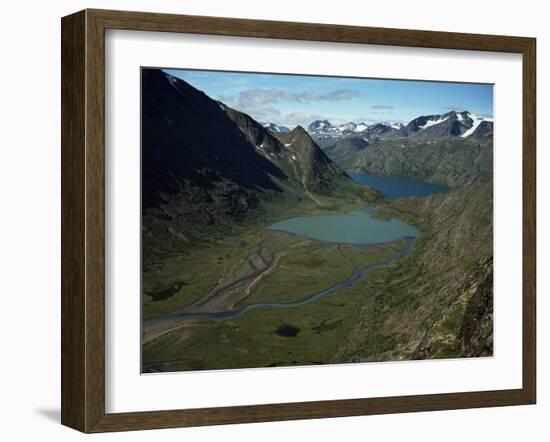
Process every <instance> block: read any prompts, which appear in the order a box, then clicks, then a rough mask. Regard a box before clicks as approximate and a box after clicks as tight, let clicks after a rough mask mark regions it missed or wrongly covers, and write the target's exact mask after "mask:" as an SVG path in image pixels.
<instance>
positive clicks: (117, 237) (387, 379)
mask: <svg viewBox="0 0 550 442" xmlns="http://www.w3.org/2000/svg"><path fill="white" fill-rule="evenodd" d="M535 53H536V45H535V39H532V38H526V37H511V36H495V35H473V34H457V33H447V32H432V31H417V30H404V29H383V28H368V27H350V26H340V25H326V24H311V23H291V22H275V21H260V20H240V19H234V18H217V17H197V16H183V15H166V14H153V13H139V12H122V11H105V10H85V11H81V12H78V13H75V14H73V15H70V16H67V17H64V18H63V19H62V177H61V179H62V423H63V424H64V425H67V426H70V427H72V428H75V429H78V430H80V431H83V432H103V431H122V430H140V429H151V428H168V427H183V426H196V425H215V424H226V423H240V422H260V421H276V420H288V419H309V418H324V417H337V416H352V415H369V414H381V413H402V412H412V411H428V410H445V409H458V408H473V407H488V406H504V405H526V404H533V403H535V400H536V346H535V329H536V324H535V256H536V251H535V226H536V219H535V213H536V207H535V182H536V176H535V170H536V169H535V164H536V163H535V144H536V139H535V122H536V119H535V117H536V106H535V84H536V82H535V72H536V69H535V67H536V62H535Z"/></svg>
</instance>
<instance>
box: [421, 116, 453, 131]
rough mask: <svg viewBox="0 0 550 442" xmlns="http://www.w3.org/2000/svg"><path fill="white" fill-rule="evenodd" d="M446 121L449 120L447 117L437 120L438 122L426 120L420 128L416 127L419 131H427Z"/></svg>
mask: <svg viewBox="0 0 550 442" xmlns="http://www.w3.org/2000/svg"><path fill="white" fill-rule="evenodd" d="M448 119H449V117H445V118H439V119H438V120H428V121H426V122H425V123H424V124H423V125H422V126H418V127H419V129H420V130H424V129H427V128H428V127H432V126H435V125H437V124H441V123H443V122H445V121H447V120H448Z"/></svg>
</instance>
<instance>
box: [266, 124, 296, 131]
mask: <svg viewBox="0 0 550 442" xmlns="http://www.w3.org/2000/svg"><path fill="white" fill-rule="evenodd" d="M262 126H263V127H264V128H266V129H267V130H269V131H271V132H273V133H286V132H290V129H289V128H288V127H286V126H281V125H279V124H275V123H263V124H262Z"/></svg>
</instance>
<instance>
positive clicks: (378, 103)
mask: <svg viewBox="0 0 550 442" xmlns="http://www.w3.org/2000/svg"><path fill="white" fill-rule="evenodd" d="M165 71H166V72H168V73H170V74H172V75H174V76H176V77H179V78H181V79H183V80H185V81H187V82H188V83H190V84H191V85H192V86H194V87H196V88H197V89H200V90H202V91H203V92H204V93H206V94H207V95H208V96H210V97H211V98H214V99H216V100H220V101H223V102H224V103H225V104H227V105H228V106H231V107H233V108H235V109H237V110H239V111H242V112H246V113H247V114H249V115H251V116H252V117H253V118H255V119H256V120H258V121H261V122H273V123H277V124H283V125H286V126H290V127H294V126H296V125H297V124H300V125H302V126H307V125H308V124H309V123H310V122H311V121H313V120H317V119H326V120H329V121H330V122H331V123H333V124H340V123H346V122H348V121H354V122H361V121H365V122H375V121H392V122H393V121H402V122H404V123H407V122H408V121H410V120H412V119H413V118H416V117H418V116H420V115H432V114H441V113H445V112H448V111H450V110H457V111H462V110H468V111H470V112H473V113H474V114H478V115H483V116H486V117H492V116H493V87H492V85H487V84H470V83H446V82H426V81H406V80H379V79H365V78H359V79H357V78H343V77H319V76H301V75H284V74H255V73H240V72H222V71H194V70H183V69H177V70H176V69H165Z"/></svg>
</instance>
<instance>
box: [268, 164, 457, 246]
mask: <svg viewBox="0 0 550 442" xmlns="http://www.w3.org/2000/svg"><path fill="white" fill-rule="evenodd" d="M348 175H350V176H351V177H352V178H353V180H354V181H355V182H358V183H360V184H365V185H369V186H371V187H373V188H375V189H377V190H379V191H380V192H382V193H384V194H385V195H386V196H388V197H390V198H400V197H411V196H422V197H425V196H428V195H431V194H433V193H439V192H444V191H446V190H448V188H447V187H444V186H438V185H435V184H431V183H423V182H418V181H410V180H406V179H396V178H386V177H380V176H372V175H368V174H358V173H349V172H348ZM374 215H375V212H374V210H373V209H368V208H366V209H362V210H357V211H354V212H350V213H344V214H341V215H322V216H298V217H295V218H290V219H286V220H284V221H279V222H276V223H275V224H272V225H270V226H269V227H268V228H269V229H270V230H279V231H283V232H287V233H292V234H294V235H299V236H303V237H306V238H311V239H315V240H318V241H324V242H331V243H346V244H376V243H385V242H391V241H397V240H400V239H404V238H416V237H418V236H419V235H420V231H419V230H418V229H417V228H415V227H414V226H411V225H409V224H406V223H404V222H403V221H401V220H399V219H391V220H389V221H384V220H380V219H377V218H376V217H375V216H374Z"/></svg>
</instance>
